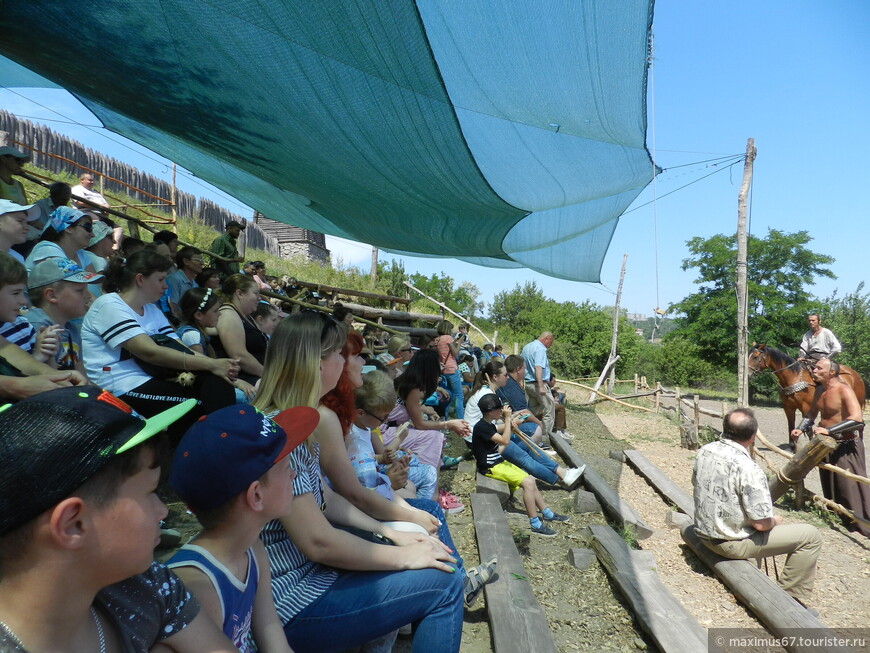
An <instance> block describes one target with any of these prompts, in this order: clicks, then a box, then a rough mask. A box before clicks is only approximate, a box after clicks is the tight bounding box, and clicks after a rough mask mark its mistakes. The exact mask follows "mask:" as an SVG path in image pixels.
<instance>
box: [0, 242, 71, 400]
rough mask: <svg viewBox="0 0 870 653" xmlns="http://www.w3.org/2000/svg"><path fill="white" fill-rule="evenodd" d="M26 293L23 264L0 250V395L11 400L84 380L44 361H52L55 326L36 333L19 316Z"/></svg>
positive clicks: (55, 339) (54, 347)
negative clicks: (59, 370)
mask: <svg viewBox="0 0 870 653" xmlns="http://www.w3.org/2000/svg"><path fill="white" fill-rule="evenodd" d="M26 292H27V270H25V268H24V265H23V264H21V263H19V262H18V261H17V260H15V259H14V258H12V257H11V256H9V255H8V254H6V253H4V252H0V396H2V397H5V398H7V399H12V400H18V399H23V398H25V397H29V396H31V395H33V394H36V393H38V392H45V391H46V390H53V389H54V388H58V387H62V386H69V385H79V384H83V383H85V382H86V381H85V377H84V376H83V375H82V374H81V373H79V372H78V371H75V370H72V371H61V372H58V371H57V370H56V369H55V368H54V367H52V366H51V365H48V364H46V363H45V362H44V361H52V362H54V356H55V353H56V351H57V346H58V335H57V329H42V330H40V333H39V334H38V335H37V334H36V332H35V330H34V329H33V327H32V326H31V325H30V323H29V322H28V321H27V320H26V319H25V318H24V317H22V316H21V315H19V311H20V310H21V309H22V308H23V307H24V306H26V305H27V297H26ZM31 353H32V354H33V355H31Z"/></svg>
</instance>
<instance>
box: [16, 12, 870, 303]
mask: <svg viewBox="0 0 870 653" xmlns="http://www.w3.org/2000/svg"><path fill="white" fill-rule="evenodd" d="M653 32H654V39H655V55H654V66H653V70H652V72H651V77H650V89H649V91H650V96H649V103H648V136H647V144H648V146H649V148H650V150H651V151H653V153H654V157H655V161H656V163H657V164H658V165H659V166H660V167H662V168H665V172H664V173H663V174H661V175H660V176H659V177H658V179H657V181H656V183H655V185H654V188H653V185H651V186H650V187H649V188H647V189H646V190H645V191H644V192H643V193H642V194H641V195H640V196H639V197H638V199H637V200H636V201H635V203H634V205H633V207H632V208H631V209H629V212H628V213H627V214H626V215H625V216H624V217H623V218H622V219H621V221H620V224H619V227H618V228H617V230H616V234H615V236H614V238H613V242H612V243H611V246H610V250H609V252H608V255H607V258H606V260H605V263H604V266H603V269H602V273H601V278H602V284H601V285H596V284H587V283H574V282H568V281H562V280H557V279H551V278H548V277H545V276H543V275H540V274H536V273H532V272H529V271H528V270H492V269H486V268H481V267H478V266H473V265H470V264H465V263H462V262H458V261H453V260H450V259H425V258H415V257H394V256H392V255H390V254H388V253H381V260H387V261H388V260H389V259H390V258H401V260H403V261H404V264H405V268H406V270H407V271H408V272H420V273H422V274H426V275H429V274H433V273H439V272H442V271H444V272H447V273H448V274H449V275H450V276H452V277H453V278H454V279H455V280H456V282H457V283H459V282H461V281H465V280H468V281H471V282H473V283H474V284H476V285H477V286H478V287H479V288H480V289H481V291H482V296H481V298H482V299H483V300H485V301H486V300H488V299H490V298H491V297H492V296H493V295H494V294H496V293H497V292H499V291H500V290H504V289H510V288H512V287H513V286H514V285H515V284H517V283H523V282H525V281H529V280H534V281H536V282H537V283H538V285H539V286H541V287H542V288H543V289H544V292H545V294H547V295H548V296H550V297H553V298H554V299H557V300H571V301H584V300H587V299H588V300H590V301H593V302H595V303H598V304H612V303H613V301H614V295H613V292H614V291H615V290H616V286H617V282H618V278H619V267H620V264H621V261H622V255H623V254H628V264H627V272H626V277H625V283H624V288H623V300H622V305H623V307H625V308H627V309H628V310H629V311H630V312H632V313H643V314H646V315H650V314H651V311H652V309H653V308H655V307H656V306H661V307H662V308H665V307H667V305H668V304H670V303H672V302H676V301H679V300H680V299H681V298H683V297H684V296H686V295H687V294H689V293H691V292H693V290H694V288H695V285H694V283H693V280H694V274H693V273H692V271H688V272H683V271H682V270H681V269H680V264H681V262H682V260H683V259H684V258H685V257H686V255H687V250H686V247H685V242H686V240H688V239H689V238H691V237H693V236H702V237H707V236H711V235H713V234H717V233H733V232H734V230H735V228H736V221H737V191H738V189H739V186H740V181H741V177H742V174H743V166H742V163H740V164H738V165H736V166H733V167H731V168H730V169H723V170H721V171H719V172H716V171H717V170H720V167H716V166H712V165H711V164H710V163H699V162H702V161H705V160H708V159H714V158H716V157H722V156H727V155H731V154H742V153H743V152H744V150H745V148H746V139H747V138H748V137H753V138H755V144H756V147H757V148H758V158H757V160H756V163H755V174H754V181H753V190H752V202H751V230H752V232H753V233H754V234H756V235H759V236H760V235H763V234H764V233H766V231H767V229H768V228H775V229H779V230H783V231H797V230H807V231H809V233H810V235H811V236H812V237H813V239H814V240H813V241H812V243H811V245H810V246H811V248H813V249H815V250H816V251H818V252H821V253H824V254H828V255H831V256H834V257H835V259H836V261H835V263H834V264H833V265H832V269H833V271H834V273H835V274H836V275H837V277H838V278H837V279H836V280H833V281H831V280H823V281H822V282H821V283H820V284H819V285H817V286H816V287H814V288H813V292H814V294H816V295H817V296H821V297H824V296H827V295H829V294H831V293H832V292H833V291H834V290H835V289H839V292H840V294H844V293H847V292H851V291H853V290H854V289H855V288H856V286H857V285H858V283H859V282H861V281H863V280H864V278H865V275H864V260H865V251H866V249H867V243H866V241H867V238H866V234H867V230H866V224H867V222H868V218H870V209H868V206H867V200H866V196H865V194H864V192H863V191H862V189H866V188H867V187H868V184H870V165H868V156H870V124H868V122H870V119H868V113H870V112H868V108H870V38H868V37H867V35H868V33H870V3H868V2H866V1H865V0H842V1H831V2H818V1H815V2H810V1H807V0H798V1H792V2H788V3H785V2H780V1H772V0H759V1H756V2H747V1H742V0H741V1H734V0H732V1H731V2H727V3H713V2H685V1H684V0H659V1H658V2H657V3H656V7H655V18H654V22H653ZM0 107H2V108H4V109H6V110H7V111H10V112H12V113H15V114H16V115H19V116H27V117H31V118H35V119H36V120H37V121H40V120H46V124H48V125H49V126H51V127H52V128H53V129H55V130H57V131H59V132H61V133H67V134H69V135H70V136H71V137H73V138H75V139H77V140H79V141H81V142H83V143H84V144H85V145H87V146H89V147H92V148H94V149H97V150H100V151H102V152H104V153H106V154H108V155H110V156H114V157H116V158H118V159H121V160H123V161H126V162H128V163H130V164H131V165H135V166H138V167H140V168H142V169H144V170H147V171H148V172H151V173H152V174H155V175H158V176H162V177H164V178H166V179H168V178H169V164H168V162H167V161H166V160H165V159H163V158H162V157H159V156H157V155H155V154H153V153H150V152H148V151H145V150H143V148H141V147H139V146H137V145H135V144H133V143H131V142H130V141H127V140H126V139H123V138H122V137H120V136H118V135H116V134H112V133H110V132H107V131H106V130H103V129H99V128H97V129H88V128H84V127H81V126H79V125H76V124H65V123H63V122H54V120H66V119H71V120H72V121H73V122H76V123H83V124H86V125H97V122H96V120H95V119H94V118H93V116H91V115H90V113H89V112H87V110H85V109H84V108H82V107H81V105H78V102H77V101H76V100H75V99H73V98H72V97H71V96H69V95H68V94H66V93H64V92H63V91H48V90H39V89H10V90H6V89H0ZM57 112H59V113H60V114H62V115H63V117H62V116H61V115H58V113H57ZM48 119H51V120H52V121H51V122H49V121H48ZM690 164H693V165H690ZM678 166H679V167H678ZM714 172H715V174H713V175H712V176H710V177H709V178H707V179H702V180H700V181H697V183H694V184H692V185H690V186H688V187H687V188H684V189H682V190H678V191H676V192H674V193H673V194H672V195H669V196H667V197H662V196H663V195H665V194H666V193H669V192H671V191H674V190H675V189H677V188H679V187H681V186H685V185H686V184H689V183H690V182H693V181H696V180H699V179H700V178H701V177H703V176H704V175H707V174H710V173H714ZM179 186H180V187H181V188H182V189H183V190H186V191H188V192H191V193H195V194H197V195H204V196H207V197H210V198H212V199H215V200H217V201H219V202H220V203H221V204H223V205H225V206H227V207H228V208H230V209H231V210H236V211H238V212H240V213H242V214H244V215H250V213H251V212H250V209H248V208H247V207H245V206H243V205H241V204H240V203H239V202H238V201H236V200H234V199H233V198H231V197H228V196H226V195H223V194H221V193H219V192H218V191H216V190H215V189H213V188H210V187H208V186H207V185H206V184H205V183H204V182H202V181H200V180H197V179H195V178H193V177H192V176H185V175H182V176H181V177H180V179H179ZM654 192H655V195H657V196H658V198H659V199H657V200H656V201H655V202H654V203H649V202H650V201H651V200H652V199H653V197H654ZM648 203H649V204H648ZM644 204H645V206H641V205H644ZM634 207H640V208H637V209H636V210H632V209H634ZM329 246H330V248H331V249H332V251H333V253H334V255H335V256H337V257H338V258H340V259H341V260H342V261H343V262H344V263H345V264H359V265H361V266H363V267H367V266H368V264H369V261H370V257H371V254H370V251H371V250H370V248H369V246H368V245H366V244H360V243H350V242H346V241H339V240H338V239H333V238H329Z"/></svg>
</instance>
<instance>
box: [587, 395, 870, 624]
mask: <svg viewBox="0 0 870 653" xmlns="http://www.w3.org/2000/svg"><path fill="white" fill-rule="evenodd" d="M628 410H629V409H624V408H619V407H615V406H601V405H599V406H598V407H597V409H596V412H597V414H598V416H599V417H600V418H601V420H602V422H603V423H604V424H605V425H606V426H607V428H608V430H609V431H610V432H611V433H613V435H614V436H615V437H616V438H618V439H621V440H624V441H626V442H631V443H632V444H633V445H634V446H635V448H636V449H639V450H640V451H643V453H644V455H646V457H647V458H648V459H650V460H651V461H652V462H653V463H655V464H656V465H657V466H658V467H659V468H660V469H662V470H663V471H664V472H665V473H666V474H667V475H668V476H670V478H671V479H672V480H673V481H674V482H676V483H677V484H678V485H679V486H680V487H682V488H683V489H684V490H686V491H687V492H691V471H692V462H693V460H694V452H692V451H687V450H685V449H680V447H679V432H678V430H677V427H676V425H675V423H674V422H672V421H670V420H669V419H667V418H666V417H664V416H661V415H648V414H642V413H640V412H628ZM756 414H757V415H758V416H759V418H760V419H759V422H760V428H761V431H762V433H765V432H766V433H767V434H769V435H768V436H767V437H768V439H769V440H771V442H773V443H779V442H780V441H785V436H784V433H785V430H786V425H785V417H784V414H783V412H782V411H781V410H780V409H775V408H760V409H756ZM711 421H712V418H711ZM720 426H721V421H720ZM774 434H778V435H774ZM762 453H764V454H765V455H766V457H767V459H768V460H770V461H771V462H772V463H774V464H776V465H777V466H781V465H782V461H785V460H786V459H785V458H783V457H780V456H777V455H774V454H772V453H771V452H770V451H769V450H767V449H762ZM760 464H762V465H763V463H760ZM807 486H808V488H809V489H813V490H815V491H819V489H820V488H819V485H818V474H817V473H815V472H813V473H812V474H811V478H809V479H808V483H807ZM619 493H620V496H622V497H623V498H624V499H626V500H627V501H628V502H629V503H630V504H631V505H632V506H634V508H635V509H636V510H637V511H638V512H639V513H640V515H641V517H642V518H643V519H645V520H646V521H647V523H649V524H651V525H652V526H653V527H655V529H656V532H655V534H654V535H653V536H652V537H651V538H649V539H647V540H643V541H642V542H641V543H640V548H643V549H646V550H650V551H652V552H653V553H654V555H655V556H656V559H657V561H658V565H659V573H660V575H661V578H662V581H663V582H664V583H665V584H666V585H667V586H668V587H669V588H670V589H671V591H672V592H673V593H674V595H675V596H677V598H679V599H680V601H681V602H682V603H683V605H684V606H685V607H686V609H687V610H689V612H691V613H692V614H693V615H694V616H695V617H696V618H697V619H698V620H699V621H700V622H701V624H702V625H704V626H706V627H711V626H715V627H760V625H759V624H757V622H756V621H755V620H754V618H753V617H752V616H750V615H749V613H748V612H747V611H746V610H745V609H744V608H743V606H742V605H740V604H738V603H737V602H736V601H735V600H734V598H733V596H732V595H731V593H730V592H729V591H728V590H727V589H725V588H724V586H723V585H722V584H721V583H719V581H718V580H716V579H715V578H713V577H712V576H711V575H710V573H709V572H707V571H706V569H704V568H700V563H699V562H698V561H697V559H696V558H695V557H694V555H693V554H692V553H691V551H690V550H689V549H688V548H687V547H686V546H685V545H684V544H683V543H682V540H681V538H680V535H679V532H678V531H676V530H670V529H668V528H667V527H666V526H665V524H664V516H665V514H666V508H665V507H664V505H663V503H662V500H661V499H660V498H659V496H658V494H657V493H655V492H654V491H653V490H652V489H651V488H650V487H649V486H648V485H647V484H646V482H645V481H644V480H643V479H642V478H641V477H640V476H638V475H636V474H634V473H631V472H630V471H628V470H626V473H624V474H623V475H622V477H621V479H620V484H619ZM780 503H781V504H782V505H784V506H788V505H793V504H791V502H790V501H789V500H788V498H784V499H783V500H781V501H780ZM777 513H778V514H781V515H782V516H783V517H784V519H785V520H786V522H787V523H795V522H806V523H810V524H813V525H815V526H817V527H818V528H819V531H820V532H821V535H822V539H823V547H822V553H821V556H820V557H819V562H818V575H817V578H816V587H815V591H814V593H813V601H812V606H813V607H814V608H816V609H817V610H819V612H820V619H821V621H822V622H823V623H825V624H827V625H829V626H832V627H835V628H863V627H866V626H867V624H868V622H870V542H868V540H867V539H866V538H864V537H862V536H860V535H857V534H854V533H850V532H849V531H848V530H846V529H845V528H844V527H843V526H842V525H840V522H839V519H836V518H830V517H828V516H827V515H826V514H823V513H821V511H819V510H802V511H793V510H789V509H787V508H780V507H778V509H777ZM844 597H848V609H845V610H844V609H843V607H844Z"/></svg>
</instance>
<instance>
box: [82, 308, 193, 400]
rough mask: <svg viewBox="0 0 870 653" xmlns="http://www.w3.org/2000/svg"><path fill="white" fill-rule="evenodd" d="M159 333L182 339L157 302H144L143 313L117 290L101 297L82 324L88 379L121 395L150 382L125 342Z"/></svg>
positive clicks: (149, 378)
mask: <svg viewBox="0 0 870 653" xmlns="http://www.w3.org/2000/svg"><path fill="white" fill-rule="evenodd" d="M157 333H161V334H164V335H167V336H169V337H170V338H175V339H176V340H178V339H179V338H178V335H177V334H176V333H175V331H174V330H173V329H172V325H171V324H169V322H168V321H167V320H166V316H165V315H163V313H161V312H160V309H158V308H157V307H156V306H155V305H154V304H145V306H144V310H143V314H142V315H139V314H138V313H137V312H136V311H134V310H133V309H132V308H131V307H130V306H129V305H128V304H127V302H125V301H124V300H123V299H121V296H120V295H118V294H117V293H108V294H105V295H102V296H101V297H98V298H97V300H96V301H95V302H94V303H93V304H92V305H91V307H90V309H88V313H87V315H85V320H84V323H83V324H82V351H83V353H84V360H85V371H86V372H87V374H88V378H89V379H90V380H91V381H93V382H94V383H95V384H96V385H98V386H100V387H101V388H104V389H106V390H108V391H109V392H111V393H112V394H114V395H118V396H120V395H123V394H125V393H127V392H130V390H132V389H133V388H137V387H139V386H140V385H142V384H143V383H147V382H148V381H150V380H151V377H150V376H149V375H147V374H145V372H143V371H142V368H141V367H139V365H138V364H137V363H136V361H135V360H134V359H133V358H131V357H130V354H129V353H128V352H127V351H126V350H124V349H123V347H122V345H123V344H124V343H125V342H127V341H128V340H130V339H131V338H134V337H135V336H140V335H147V336H153V335H155V334H157Z"/></svg>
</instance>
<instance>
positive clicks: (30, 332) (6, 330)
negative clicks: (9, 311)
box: [0, 315, 36, 354]
mask: <svg viewBox="0 0 870 653" xmlns="http://www.w3.org/2000/svg"><path fill="white" fill-rule="evenodd" d="M0 336H3V337H4V338H6V340H8V341H9V342H10V343H12V344H13V345H17V346H19V347H21V349H23V350H24V351H26V352H27V353H28V354H29V353H31V352H32V351H33V346H34V345H35V344H36V331H35V330H34V328H33V326H32V325H31V324H30V322H28V321H27V318H25V317H24V316H22V315H19V316H18V317H16V318H15V321H14V322H4V323H3V325H0Z"/></svg>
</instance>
